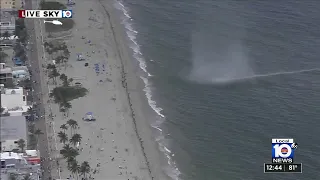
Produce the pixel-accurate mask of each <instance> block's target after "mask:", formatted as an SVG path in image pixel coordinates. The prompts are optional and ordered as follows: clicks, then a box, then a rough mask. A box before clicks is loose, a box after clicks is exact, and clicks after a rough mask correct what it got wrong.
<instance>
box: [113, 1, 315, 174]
mask: <svg viewBox="0 0 320 180" xmlns="http://www.w3.org/2000/svg"><path fill="white" fill-rule="evenodd" d="M115 7H116V8H118V9H119V12H121V13H123V17H122V19H123V25H124V27H125V28H126V30H127V34H128V37H129V38H130V41H128V44H129V46H130V47H131V48H132V50H133V56H134V58H133V60H136V61H137V62H138V63H139V65H140V67H141V78H142V79H143V81H144V82H145V85H146V87H145V88H144V89H143V90H144V92H145V94H146V96H147V99H148V103H149V104H150V106H151V107H152V108H153V109H154V111H155V113H154V114H155V116H154V119H150V123H151V125H152V126H153V127H154V128H155V137H156V138H155V140H156V141H158V142H159V145H160V147H159V148H160V150H161V151H162V152H163V153H164V158H167V160H168V165H167V166H165V167H164V169H165V171H166V172H167V173H168V175H170V176H171V177H172V179H181V180H271V179H281V180H319V179H320V172H319V170H320V13H319V12H320V1H317V0H307V1H297V0H287V1H262V0H255V1H249V0H242V1H240V0H197V1H194V0H183V1H182V0H122V1H120V0H119V1H117V2H116V3H115ZM271 138H294V139H295V141H296V142H297V143H298V144H299V147H298V149H297V150H296V151H295V162H297V163H303V173H302V174H264V173H263V172H264V170H263V164H264V163H271Z"/></svg>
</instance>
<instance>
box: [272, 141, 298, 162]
mask: <svg viewBox="0 0 320 180" xmlns="http://www.w3.org/2000/svg"><path fill="white" fill-rule="evenodd" d="M297 148H298V144H297V143H295V142H294V140H293V139H284V138H283V139H272V163H293V157H294V151H295V149H297Z"/></svg>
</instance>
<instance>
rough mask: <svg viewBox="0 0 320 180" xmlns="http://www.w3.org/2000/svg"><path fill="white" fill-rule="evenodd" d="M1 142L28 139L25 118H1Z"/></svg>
mask: <svg viewBox="0 0 320 180" xmlns="http://www.w3.org/2000/svg"><path fill="white" fill-rule="evenodd" d="M0 119H1V124H0V125H1V126H0V130H1V141H5V140H15V139H24V140H26V139H27V123H26V118H25V117H24V116H1V117H0Z"/></svg>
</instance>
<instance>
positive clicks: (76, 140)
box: [70, 134, 82, 146]
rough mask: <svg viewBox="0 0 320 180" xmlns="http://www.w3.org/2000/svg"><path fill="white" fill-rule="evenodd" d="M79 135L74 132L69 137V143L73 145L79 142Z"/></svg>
mask: <svg viewBox="0 0 320 180" xmlns="http://www.w3.org/2000/svg"><path fill="white" fill-rule="evenodd" d="M81 139H82V137H81V135H80V134H74V135H73V136H72V137H71V139H70V143H71V144H72V145H73V146H76V144H77V143H80V142H81Z"/></svg>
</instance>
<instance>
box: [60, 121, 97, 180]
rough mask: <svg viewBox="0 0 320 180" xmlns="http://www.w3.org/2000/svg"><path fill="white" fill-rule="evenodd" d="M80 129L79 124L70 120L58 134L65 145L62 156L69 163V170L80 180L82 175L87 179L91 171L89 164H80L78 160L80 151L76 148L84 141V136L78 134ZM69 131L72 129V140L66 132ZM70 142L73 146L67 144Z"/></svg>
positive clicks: (61, 151)
mask: <svg viewBox="0 0 320 180" xmlns="http://www.w3.org/2000/svg"><path fill="white" fill-rule="evenodd" d="M78 127H79V125H78V122H77V121H75V120H73V119H69V120H68V121H67V123H66V124H62V125H61V126H60V129H61V131H60V132H59V133H58V137H59V138H60V143H63V144H64V146H63V148H62V149H61V150H60V154H61V155H62V157H63V158H64V159H65V160H66V161H67V164H68V170H69V171H70V172H71V173H72V174H73V176H74V175H76V177H77V178H78V177H79V175H81V176H83V177H84V178H86V177H87V174H89V173H90V170H91V168H90V165H89V163H88V162H87V161H84V162H82V163H81V164H79V163H78V161H77V160H76V157H77V156H78V155H79V150H78V149H77V147H76V146H77V144H80V142H81V140H82V136H81V135H80V134H78V133H77V129H78ZM68 129H70V137H71V138H70V139H68V134H67V132H66V131H67V130H68ZM68 142H69V143H70V144H71V145H72V146H70V144H67V143H68Z"/></svg>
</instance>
